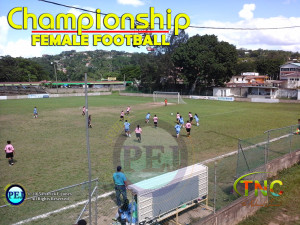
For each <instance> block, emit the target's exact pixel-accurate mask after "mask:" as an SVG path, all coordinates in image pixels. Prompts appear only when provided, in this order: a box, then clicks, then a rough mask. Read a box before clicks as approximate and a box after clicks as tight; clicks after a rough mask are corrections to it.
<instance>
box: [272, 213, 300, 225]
mask: <svg viewBox="0 0 300 225" xmlns="http://www.w3.org/2000/svg"><path fill="white" fill-rule="evenodd" d="M275 220H276V221H271V222H270V223H269V225H280V224H289V223H291V224H293V223H294V222H299V221H300V216H291V215H286V214H284V213H283V212H282V213H280V214H279V215H278V216H276V217H275ZM278 222H279V223H278Z"/></svg>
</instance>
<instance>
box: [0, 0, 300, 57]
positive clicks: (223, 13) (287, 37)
mask: <svg viewBox="0 0 300 225" xmlns="http://www.w3.org/2000/svg"><path fill="white" fill-rule="evenodd" d="M53 1H54V2H58V3H61V4H66V5H71V6H76V7H80V8H85V9H88V10H92V11H94V10H96V9H100V10H101V12H102V13H114V14H117V15H118V16H122V15H123V14H124V13H130V14H132V15H134V16H135V15H136V14H139V13H149V8H150V7H154V8H155V12H156V13H161V14H162V15H164V18H166V10H167V9H171V10H172V12H171V16H172V21H174V17H175V16H176V15H177V14H179V13H185V14H187V15H188V16H189V18H190V21H191V25H193V26H201V27H203V26H205V27H222V28H226V27H227V28H228V27H235V28H273V27H290V26H299V27H298V28H292V29H276V30H257V31H253V30H252V31H249V30H248V31H244V30H224V29H199V28H191V27H189V28H188V29H187V30H186V32H187V33H188V34H189V36H190V37H191V36H194V35H196V34H199V35H205V34H215V35H216V36H217V37H218V39H219V40H220V41H227V42H229V43H230V44H233V45H235V46H236V47H237V48H245V49H252V50H255V49H259V48H262V49H270V50H286V51H294V52H296V51H298V52H300V14H299V9H300V0H249V1H244V0H226V1H217V0H210V1H203V0H185V1H182V0H172V1H171V0H164V1H158V0H110V1H99V0H97V1H95V0H85V1H79V0H72V1H70V0H60V1H57V0H53ZM15 7H27V8H28V13H34V14H35V15H36V16H37V17H38V16H39V15H41V14H44V13H50V14H51V15H53V16H56V15H57V14H59V13H64V14H66V13H73V14H74V15H76V16H79V15H80V14H81V13H85V12H83V11H79V10H77V9H70V8H65V7H61V6H55V5H52V4H48V3H45V2H42V1H38V0H7V1H4V0H0V56H5V55H10V56H13V57H25V58H28V57H40V56H42V55H43V54H49V55H55V54H59V53H60V52H61V51H66V50H73V49H74V50H76V51H88V50H96V49H99V50H107V51H110V50H118V51H126V52H147V51H146V47H140V48H134V47H132V46H125V45H123V46H115V45H111V46H103V45H101V44H100V45H98V46H93V45H92V41H91V40H90V45H89V46H76V47H75V46H39V45H37V46H31V35H32V33H31V31H32V26H31V25H29V27H28V30H16V29H13V28H12V27H10V25H9V24H8V21H7V15H8V13H9V12H10V10H12V9H13V8H15ZM92 15H93V16H94V17H95V15H94V14H92ZM13 21H14V22H15V23H16V24H22V13H21V12H18V13H16V14H15V15H14V17H13ZM30 21H31V20H29V24H30ZM181 23H182V20H181ZM38 30H41V29H39V27H38Z"/></svg>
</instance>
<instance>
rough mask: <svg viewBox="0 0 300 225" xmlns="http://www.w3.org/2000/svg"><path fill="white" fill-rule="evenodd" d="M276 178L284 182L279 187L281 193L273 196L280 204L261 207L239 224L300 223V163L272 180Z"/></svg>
mask: <svg viewBox="0 0 300 225" xmlns="http://www.w3.org/2000/svg"><path fill="white" fill-rule="evenodd" d="M277 179H279V180H281V181H282V182H283V184H284V185H283V186H282V187H280V190H282V191H283V195H282V196H280V197H277V198H275V197H273V201H274V202H276V204H279V203H280V204H281V206H280V207H275V206H273V207H272V206H271V207H264V208H261V209H260V210H258V211H257V212H256V213H255V214H254V215H252V216H250V217H248V218H247V219H246V220H244V221H243V222H241V223H239V225H260V224H286V225H296V224H300V214H299V212H300V198H299V185H300V165H299V164H298V165H295V166H293V167H292V168H290V169H287V170H284V171H281V172H280V173H279V174H278V175H277V176H276V177H275V178H274V179H272V180H277ZM271 197H272V196H271ZM278 198H279V199H278Z"/></svg>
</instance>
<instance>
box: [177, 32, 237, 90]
mask: <svg viewBox="0 0 300 225" xmlns="http://www.w3.org/2000/svg"><path fill="white" fill-rule="evenodd" d="M172 61H173V62H174V64H175V66H176V67H180V68H182V72H183V75H184V76H185V78H186V80H187V81H188V85H189V88H190V90H191V92H194V90H195V88H196V86H197V85H200V86H206V87H208V86H211V85H224V82H225V81H228V80H229V79H230V78H231V77H232V75H234V74H235V71H234V68H235V64H236V62H237V51H236V48H235V46H233V45H231V44H229V43H227V42H224V41H221V42H219V41H218V39H217V37H216V36H215V35H204V36H199V35H196V36H193V37H191V38H190V39H189V40H188V41H187V42H186V43H185V44H181V45H180V46H179V47H178V48H177V49H175V51H174V53H173V55H172Z"/></svg>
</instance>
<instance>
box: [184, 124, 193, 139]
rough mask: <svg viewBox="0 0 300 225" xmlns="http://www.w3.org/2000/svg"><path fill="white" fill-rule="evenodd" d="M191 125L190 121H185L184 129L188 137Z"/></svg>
mask: <svg viewBox="0 0 300 225" xmlns="http://www.w3.org/2000/svg"><path fill="white" fill-rule="evenodd" d="M191 127H192V124H191V122H190V121H186V124H185V129H186V132H187V136H188V137H190V135H191Z"/></svg>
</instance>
